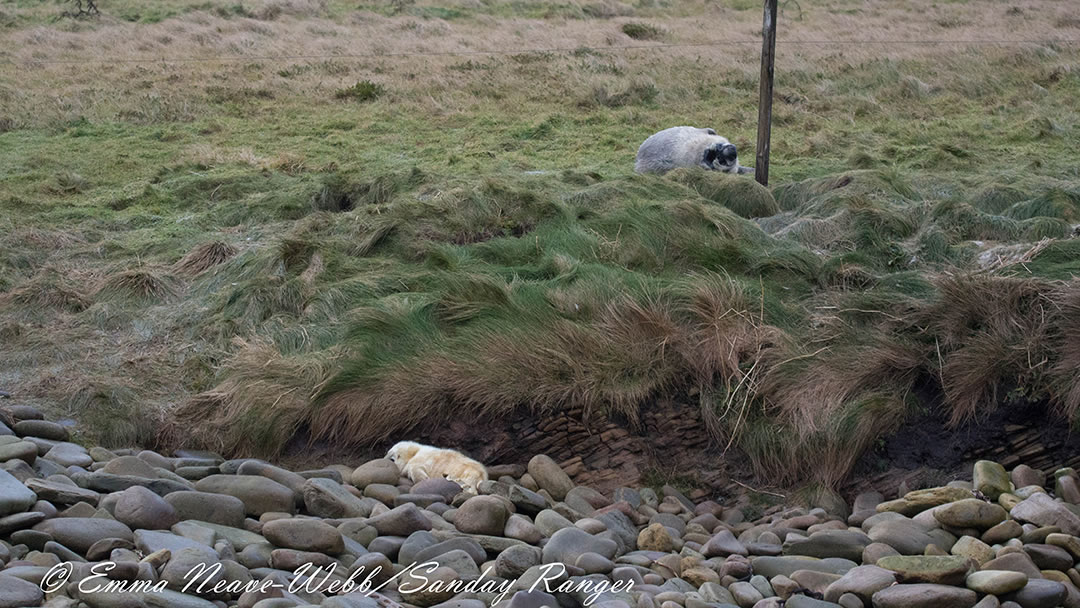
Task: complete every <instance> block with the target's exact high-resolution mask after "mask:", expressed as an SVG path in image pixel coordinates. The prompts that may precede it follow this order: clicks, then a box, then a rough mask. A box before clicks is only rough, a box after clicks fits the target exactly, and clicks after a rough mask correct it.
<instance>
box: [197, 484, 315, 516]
mask: <svg viewBox="0 0 1080 608" xmlns="http://www.w3.org/2000/svg"><path fill="white" fill-rule="evenodd" d="M195 489H196V490H198V491H200V492H211V493H214V494H227V495H229V496H235V497H236V498H239V499H240V500H241V501H243V503H244V509H245V511H246V512H247V514H248V515H252V516H255V517H258V516H260V515H262V514H263V513H267V512H274V511H278V512H282V513H295V512H296V499H297V496H296V492H293V491H292V490H291V489H289V488H288V487H286V486H283V485H281V484H280V483H278V482H276V481H274V480H272V479H269V478H267V477H262V476H259V475H211V476H209V477H205V478H203V479H200V480H199V481H198V482H196V483H195Z"/></svg>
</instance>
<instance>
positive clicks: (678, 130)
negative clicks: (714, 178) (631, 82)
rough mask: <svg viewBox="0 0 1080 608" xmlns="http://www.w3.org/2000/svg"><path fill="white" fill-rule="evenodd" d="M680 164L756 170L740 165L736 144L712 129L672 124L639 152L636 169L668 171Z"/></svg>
mask: <svg viewBox="0 0 1080 608" xmlns="http://www.w3.org/2000/svg"><path fill="white" fill-rule="evenodd" d="M679 167H702V168H704V169H709V170H712V171H723V172H725V173H753V172H754V170H753V169H751V168H750V167H742V166H740V165H739V158H738V153H737V150H736V149H735V146H734V145H732V143H731V142H729V141H728V140H727V139H726V138H723V137H721V136H719V135H717V134H716V131H713V130H712V129H699V128H698V127H671V128H670V129H664V130H663V131H660V132H659V133H654V134H653V135H651V136H649V138H648V139H646V140H645V143H643V144H641V147H640V148H638V151H637V161H636V162H635V163H634V171H637V172H638V173H667V172H668V171H671V170H672V169H677V168H679Z"/></svg>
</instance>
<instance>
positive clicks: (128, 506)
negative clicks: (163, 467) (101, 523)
mask: <svg viewBox="0 0 1080 608" xmlns="http://www.w3.org/2000/svg"><path fill="white" fill-rule="evenodd" d="M117 494H118V497H117V499H116V504H115V505H114V506H113V516H114V517H116V519H117V520H119V521H121V522H123V523H125V524H127V525H128V526H130V527H131V528H133V529H139V528H142V529H145V530H167V529H169V528H171V527H172V525H173V524H175V523H176V522H178V521H180V516H179V515H178V514H177V513H176V509H174V508H173V506H172V505H171V504H169V503H168V502H166V501H165V499H164V498H162V497H160V496H158V495H157V494H155V493H153V492H151V491H150V490H148V489H146V488H144V487H143V486H131V487H130V488H128V489H126V490H124V491H123V492H118V493H117Z"/></svg>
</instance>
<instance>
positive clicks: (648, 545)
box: [637, 523, 675, 553]
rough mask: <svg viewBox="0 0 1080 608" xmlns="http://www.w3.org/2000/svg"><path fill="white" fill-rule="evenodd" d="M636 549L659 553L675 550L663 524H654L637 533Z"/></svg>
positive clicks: (673, 540)
mask: <svg viewBox="0 0 1080 608" xmlns="http://www.w3.org/2000/svg"><path fill="white" fill-rule="evenodd" d="M637 544H638V549H640V550H642V551H659V552H661V553H668V552H670V551H673V550H674V549H675V539H673V538H671V535H670V534H668V531H667V528H665V527H664V524H661V523H654V524H649V525H648V527H646V528H644V529H642V530H641V532H639V533H638V538H637Z"/></svg>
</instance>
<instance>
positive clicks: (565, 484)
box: [528, 454, 574, 500]
mask: <svg viewBox="0 0 1080 608" xmlns="http://www.w3.org/2000/svg"><path fill="white" fill-rule="evenodd" d="M528 469H529V475H531V476H532V478H533V479H534V480H536V485H538V486H539V487H540V489H542V490H547V492H548V494H551V497H552V498H554V499H555V500H563V499H564V498H566V495H567V493H569V492H570V490H571V489H573V487H574V482H573V481H571V480H570V476H569V475H567V474H566V471H564V470H562V467H560V466H559V463H557V462H555V461H554V460H552V459H551V458H550V457H549V456H546V455H544V454H537V455H536V456H533V457H532V460H530V461H529V466H528Z"/></svg>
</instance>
